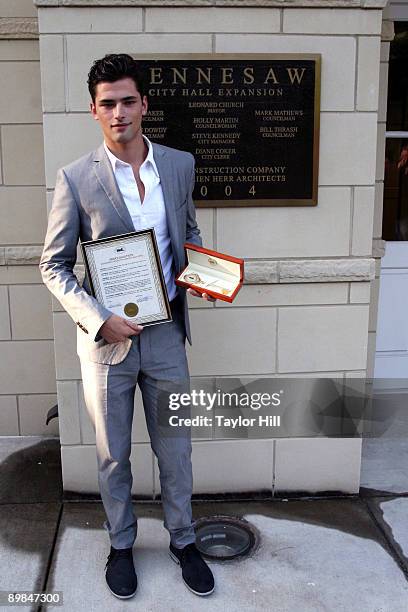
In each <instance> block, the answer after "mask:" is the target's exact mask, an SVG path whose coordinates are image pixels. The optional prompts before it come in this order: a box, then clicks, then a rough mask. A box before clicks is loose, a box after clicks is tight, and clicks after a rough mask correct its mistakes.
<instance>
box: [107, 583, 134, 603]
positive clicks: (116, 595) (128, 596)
mask: <svg viewBox="0 0 408 612" xmlns="http://www.w3.org/2000/svg"><path fill="white" fill-rule="evenodd" d="M106 586H107V587H108V589H109V590H110V592H111V593H112V595H114V596H115V597H117V598H118V599H130V598H131V597H134V596H135V595H136V591H137V587H136V589H135V590H134V592H133V593H131V595H118V594H117V593H115V592H114V591H112V589H111V588H110V586H109V584H108V583H107V582H106Z"/></svg>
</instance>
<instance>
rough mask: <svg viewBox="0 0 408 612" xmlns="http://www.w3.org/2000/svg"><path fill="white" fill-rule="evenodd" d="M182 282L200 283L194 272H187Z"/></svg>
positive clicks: (197, 275)
mask: <svg viewBox="0 0 408 612" xmlns="http://www.w3.org/2000/svg"><path fill="white" fill-rule="evenodd" d="M184 280H185V281H186V282H187V283H201V278H200V276H199V274H196V272H189V273H188V274H185V275H184Z"/></svg>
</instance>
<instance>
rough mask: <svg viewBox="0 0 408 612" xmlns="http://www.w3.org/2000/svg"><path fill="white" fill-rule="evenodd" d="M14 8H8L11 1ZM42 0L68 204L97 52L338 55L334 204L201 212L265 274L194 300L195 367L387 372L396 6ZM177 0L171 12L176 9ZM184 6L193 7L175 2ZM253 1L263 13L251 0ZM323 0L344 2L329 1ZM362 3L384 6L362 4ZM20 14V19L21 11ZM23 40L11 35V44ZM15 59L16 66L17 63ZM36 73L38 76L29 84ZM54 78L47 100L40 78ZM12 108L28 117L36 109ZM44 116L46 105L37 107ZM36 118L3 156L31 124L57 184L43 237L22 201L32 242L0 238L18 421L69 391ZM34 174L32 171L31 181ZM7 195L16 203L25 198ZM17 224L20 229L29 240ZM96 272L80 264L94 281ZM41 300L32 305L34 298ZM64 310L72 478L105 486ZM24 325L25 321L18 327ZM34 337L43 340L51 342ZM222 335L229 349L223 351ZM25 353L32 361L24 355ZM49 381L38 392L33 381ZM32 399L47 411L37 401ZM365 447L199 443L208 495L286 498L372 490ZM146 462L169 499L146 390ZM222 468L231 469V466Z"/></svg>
mask: <svg viewBox="0 0 408 612" xmlns="http://www.w3.org/2000/svg"><path fill="white" fill-rule="evenodd" d="M8 4H9V3H1V2H0V8H1V9H3V8H4V7H3V5H4V6H6V5H8ZM28 4H29V3H24V2H16V3H15V4H14V5H15V7H17V6H18V11H17V12H19V11H20V10H21V11H23V12H24V8H23V5H26V6H28ZM37 4H38V5H39V26H40V32H41V36H40V52H41V72H42V97H43V110H44V114H43V120H44V134H45V160H46V163H45V177H46V178H45V184H46V188H47V199H48V202H50V201H51V198H52V193H53V187H54V183H55V174H56V170H57V168H58V167H60V166H61V165H63V164H65V163H68V162H70V161H71V160H72V159H74V158H76V157H78V156H79V155H81V154H83V153H85V152H86V151H88V150H90V149H91V148H93V147H94V146H96V145H97V144H98V143H99V142H100V138H101V137H100V133H99V130H98V127H97V125H96V124H95V122H93V121H92V120H91V118H90V117H89V115H88V110H87V109H88V96H87V91H86V84H85V80H86V73H87V70H88V69H89V66H90V64H91V62H92V61H93V59H94V58H96V57H99V56H102V55H103V54H104V53H106V52H119V51H125V52H126V51H127V52H130V53H137V52H140V53H151V52H157V53H188V52H208V53H211V52H216V53H217V52H224V53H235V52H240V53H255V52H263V53H265V52H279V53H281V52H289V53H290V52H298V53H303V52H304V53H321V54H322V79H321V82H322V92H321V93H322V96H321V117H320V119H321V130H320V160H319V165H320V168H319V194H318V195H319V203H318V206H317V207H315V208H262V209H260V208H251V209H218V210H212V209H201V210H199V211H198V219H199V223H200V226H201V229H202V233H203V237H204V243H205V244H206V245H207V246H209V247H214V248H216V249H219V250H221V251H225V252H230V253H233V254H237V255H240V256H243V257H245V259H246V269H247V284H246V285H245V286H244V287H243V289H242V291H241V293H240V294H239V296H238V298H237V300H236V301H235V302H234V304H233V305H232V306H229V305H225V304H222V303H220V304H216V305H215V306H213V305H210V304H201V302H198V301H192V302H191V306H192V311H191V319H192V331H193V341H194V344H193V347H192V349H191V350H190V351H189V353H190V354H189V360H190V369H191V373H192V375H193V376H194V377H196V378H200V377H207V376H211V377H214V378H216V377H226V376H239V377H241V378H242V379H245V378H249V377H250V378H253V377H257V376H275V377H276V376H291V377H293V376H295V377H296V376H299V377H310V376H316V377H330V376H335V377H339V376H340V377H343V378H344V380H345V382H346V383H347V381H350V379H352V378H353V377H360V376H364V375H365V374H366V372H367V366H368V367H369V368H370V364H369V363H367V347H368V342H369V339H372V340H374V341H375V331H374V330H375V323H374V321H375V313H374V310H373V308H372V314H371V322H370V331H371V332H372V333H371V334H369V333H368V329H369V311H370V306H369V304H370V301H371V302H372V304H374V308H375V301H376V300H375V294H376V292H377V291H378V287H377V285H376V284H374V283H371V282H370V281H372V280H373V279H374V259H373V257H372V254H373V251H372V238H373V223H374V227H375V228H377V230H376V229H374V236H375V237H377V238H378V237H379V236H380V235H381V234H379V233H378V227H379V219H380V215H381V211H380V208H379V207H380V204H381V205H382V199H381V181H382V174H381V160H380V156H379V157H377V168H376V152H377V146H378V147H379V151H380V154H379V155H381V147H382V141H381V136H380V132H379V133H378V134H379V139H378V141H377V122H378V121H380V122H381V121H382V122H383V121H384V120H385V119H382V117H383V112H384V106H382V110H381V108H380V112H379V113H378V95H379V77H380V71H379V67H380V49H381V17H382V13H381V10H380V9H381V4H383V3H381V2H379V1H377V0H372V1H371V2H360V1H357V0H356V1H344V2H341V1H338V2H323V1H318V2H313V3H310V2H303V3H302V2H292V3H290V8H282V6H283V7H285V6H287V4H286V3H284V2H281V1H280V2H273V1H271V2H258V3H257V2H245V3H243V2H240V3H239V4H240V8H235V7H234V6H231V5H234V2H195V3H188V2H158V1H157V2H149V3H148V2H144V3H143V2H139V1H136V0H127V1H126V0H125V1H122V2H119V1H115V0H110V1H109V2H105V1H104V0H98V2H89V1H88V2H87V1H85V0H75V1H72V2H70V1H69V0H64V2H60V1H59V0H38V2H37ZM166 4H167V5H171V6H161V5H166ZM176 4H179V5H180V4H190V5H191V6H189V7H186V6H183V7H182V6H174V5H176ZM243 4H252V5H256V4H259V5H261V6H258V7H245V8H243V6H242V5H243ZM302 4H303V5H306V6H307V7H306V8H305V7H304V6H303V7H302V6H301V5H302ZM62 5H64V6H62ZM103 5H114V6H103ZM143 5H146V6H143ZM153 5H156V6H153ZM192 5H194V6H192ZM200 5H201V6H200ZM210 5H213V6H210ZM222 5H223V6H222ZM235 5H236V3H235ZM311 5H312V6H314V7H316V6H320V7H327V6H329V7H331V8H329V9H327V8H313V9H312V8H310V6H311ZM362 6H371V7H374V8H372V9H370V10H367V9H364V10H362V9H361V8H360V7H362ZM345 7H355V8H345ZM15 12H16V11H15ZM1 14H2V15H3V13H1ZM33 14H34V15H35V13H34V11H32V14H28V15H21V14H18V15H17V14H16V15H15V16H14V19H19V20H20V21H18V22H17V21H15V26H16V27H17V23H18V27H19V28H20V30H21V29H24V28H26V33H25V35H26V36H34V35H35V33H33V32H31V33H30V32H28V31H27V28H28V27H29V26H28V23H29V22H28V21H27V20H26V19H25V18H27V17H31V18H32V16H33ZM11 17H13V16H11ZM4 18H7V19H9V18H10V16H9V15H7V14H4ZM21 19H22V21H21ZM32 23H33V22H32ZM0 25H1V21H0ZM9 35H10V34H9ZM20 35H21V34H20ZM3 42H6V41H3V40H2V41H0V47H1V45H2V44H3ZM7 43H9V44H11V43H10V40H7ZM18 44H25V45H26V49H27V51H26V54H25V55H24V54H23V55H22V56H21V58H20V56H19V55H18V53H22V51H19V50H18V49H20V47H17V46H16V45H17V43H16V44H15V46H14V47H13V49H14V50H13V53H14V54H17V55H14V56H13V58H12V59H13V62H15V63H16V66H17V64H20V63H21V64H26V63H28V62H31V66H34V65H36V66H37V70H38V56H37V58H36V57H35V56H31V57H28V55H29V52H28V49H29V47H28V46H27V45H28V44H30V45H32V47H31V52H30V53H33V52H34V49H36V47H35V45H36V44H37V43H36V42H35V40H27V39H25V40H20V39H19V41H18ZM4 48H5V49H6V48H7V47H6V46H5V47H4ZM8 48H9V49H11V48H12V47H8ZM21 49H22V47H21ZM383 52H384V53H385V48H384V51H383ZM1 58H2V59H3V54H2V56H1ZM17 58H18V61H17ZM383 58H384V56H383ZM9 59H10V58H8V57H7V55H6V56H4V65H6V64H7V63H10V62H8V60H9ZM35 60H36V61H37V64H36V63H35ZM385 61H386V60H385ZM2 66H3V61H2V62H1V65H0V69H1V67H2ZM19 68H20V66H19ZM6 70H7V67H6ZM21 70H24V66H22V67H21ZM383 73H384V67H383V68H382V74H383ZM37 75H38V73H37ZM31 77H32V73H30V77H28V78H31ZM382 78H383V79H384V76H382ZM34 80H35V79H33V78H32V81H34ZM28 82H31V81H30V80H28V81H27V79H24V81H23V83H20V86H21V85H23V87H24V88H25V89H27V83H28ZM36 82H37V95H38V92H39V90H38V82H39V81H38V78H37V81H36ZM22 100H23V99H22ZM382 105H384V102H383V101H382ZM12 106H15V108H13V112H16V110H15V109H16V108H18V105H15V104H14V105H12ZM39 108H40V105H39V103H38V106H37V110H39ZM32 112H33V104H31V105H29V110H27V109H25V110H24V112H21V114H18V117H19V119H20V121H21V120H22V119H24V123H22V124H21V123H20V121H18V120H16V118H15V117H14V119H13V120H12V121H10V123H11V125H9V124H7V125H5V126H2V127H1V144H2V156H3V160H4V159H5V156H9V155H10V148H9V149H8V150H7V149H5V148H4V145H5V143H6V142H7V139H5V137H4V134H5V135H6V136H7V130H8V129H11V128H13V129H15V130H18V129H20V130H22V131H20V132H17V131H15V132H14V136H16V135H17V138H16V137H14V138H13V139H12V144H13V146H14V147H16V146H18V144H19V143H20V150H19V151H18V152H17V153H16V154H15V157H14V159H17V160H20V159H24V155H27V156H29V158H30V160H31V161H30V165H29V172H30V173H31V174H33V173H34V174H35V173H36V172H37V174H35V176H30V179H29V180H30V183H28V185H34V187H29V189H30V190H31V192H33V190H36V189H37V190H38V191H40V190H41V194H42V196H41V197H42V199H41V202H42V208H41V212H40V211H38V214H37V213H35V214H33V215H32V216H30V223H29V229H26V231H27V235H26V234H22V229H21V228H22V225H23V224H22V221H24V220H26V217H25V215H24V208H23V200H22V199H21V198H18V199H17V204H13V209H14V208H15V210H16V211H17V214H16V215H15V216H14V215H13V216H11V215H9V216H8V217H6V219H7V223H12V219H15V221H16V225H15V226H14V234H13V231H12V229H10V228H9V229H8V231H7V232H3V233H5V234H7V235H6V236H5V237H4V242H3V233H1V234H0V236H1V240H0V243H1V246H0V256H2V257H0V260H1V261H0V263H3V264H5V263H6V262H8V263H10V264H11V258H14V259H13V264H14V265H12V266H11V265H9V266H5V265H4V266H0V278H2V276H1V274H2V270H3V269H4V271H5V274H4V279H5V281H4V282H5V284H6V283H7V284H10V285H13V286H14V285H15V286H16V287H17V289H15V288H14V287H13V286H10V287H9V288H8V289H5V292H4V294H3V302H1V301H0V304H2V306H1V307H2V308H4V312H5V313H6V314H7V316H8V314H9V312H10V307H11V323H9V325H8V327H7V326H5V329H4V331H3V332H2V333H3V334H4V335H5V336H6V338H5V339H4V342H3V345H4V347H5V349H6V350H10V351H14V353H12V355H13V356H12V357H10V358H8V359H7V360H6V361H7V364H6V365H4V364H3V365H1V366H0V376H3V378H1V379H0V389H1V393H7V396H6V395H2V396H1V398H3V397H4V398H7V400H5V402H6V403H5V411H6V410H10V411H11V412H10V413H12V414H16V415H17V401H19V404H20V405H19V409H20V414H21V410H22V406H23V405H24V404H23V403H22V402H21V401H20V400H19V398H20V394H24V395H27V394H37V393H38V394H39V395H38V396H37V395H35V398H39V399H38V401H39V402H41V401H45V400H47V402H48V400H51V401H50V402H49V404H48V403H47V407H48V405H52V403H53V402H54V399H55V398H54V396H53V395H52V393H53V391H54V387H47V386H46V385H47V384H53V385H55V378H54V372H53V358H52V341H51V338H52V328H51V326H50V317H49V316H47V313H48V315H49V312H50V311H49V298H48V297H46V295H47V294H46V292H45V291H46V290H45V289H44V288H43V287H41V286H40V285H39V283H40V279H39V274H38V271H37V268H36V266H34V265H21V264H22V263H25V264H30V263H33V264H34V263H36V261H37V260H38V254H39V251H40V250H41V241H42V238H43V233H44V231H45V212H46V206H45V203H44V200H43V196H44V190H43V187H42V186H41V185H43V183H44V180H43V178H42V175H41V179H40V178H39V175H40V172H41V170H40V168H39V166H38V163H37V162H36V163H35V164H32V160H33V159H35V160H38V159H39V157H40V156H39V150H40V149H39V143H38V142H37V148H36V152H35V154H32V153H31V150H30V146H31V145H33V146H34V143H35V141H34V140H33V136H32V135H31V134H32V132H33V131H34V132H35V129H37V130H40V129H41V115H40V114H38V115H37V116H31V113H32ZM2 116H4V114H3V115H2ZM14 124H16V125H14ZM26 124H27V129H28V130H32V131H31V132H30V138H27V139H26V140H25V141H24V140H21V138H19V137H18V136H20V135H21V137H24V136H25V135H26V134H27V133H28V132H27V129H22V126H24V128H25V125H26ZM32 128H33V129H32ZM16 143H17V144H16ZM24 143H26V144H24ZM11 155H13V153H11ZM22 156H23V157H22ZM9 159H10V160H12V159H13V158H12V157H9ZM2 168H3V175H2V178H3V185H2V187H1V189H2V191H3V190H5V189H6V188H8V189H11V188H13V189H15V190H16V189H17V188H19V189H22V188H24V187H22V186H25V187H26V186H27V183H26V180H28V177H27V176H26V174H25V173H24V172H22V171H21V168H20V165H19V164H18V163H15V162H12V161H10V162H9V164H8V166H7V164H6V165H4V162H3V166H2ZM7 168H8V171H7V172H6V170H7ZM36 168H37V170H36ZM6 179H7V180H6ZM7 181H9V182H7ZM10 181H11V183H10ZM13 181H14V182H13ZM16 181H19V182H18V183H17V185H16V183H15V182H16ZM6 186H7V187H6ZM17 186H18V187H17ZM375 196H376V197H375ZM33 201H34V202H35V200H34V199H33V198H32V196H31V197H30V200H29V202H28V203H26V205H27V206H28V205H30V206H34V204H33ZM6 202H7V204H5V206H7V210H8V211H9V210H10V208H11V204H10V202H11V200H10V198H8V199H7V200H6ZM375 205H376V211H377V212H376V215H374V206H375ZM19 206H20V208H21V209H22V210H21V211H20V209H19ZM31 210H32V209H31ZM36 210H37V209H36ZM17 217H18V218H17ZM34 217H35V218H34ZM3 218H4V215H2V220H3ZM9 219H10V220H9ZM36 224H38V226H37V225H36ZM40 226H41V228H40ZM1 227H2V228H3V227H4V226H3V225H2V226H1ZM16 227H18V228H19V233H18V236H19V239H18V240H16ZM1 231H2V230H1V229H0V232H1ZM30 232H31V233H30ZM36 232H37V233H36ZM22 235H24V240H22V238H21V236H22ZM254 236H256V239H254ZM11 237H13V241H12V242H11V243H10V242H9V240H10V239H11ZM26 245H27V246H26ZM238 245H239V246H238ZM375 245H376V251H375V254H377V255H379V254H380V251H381V243H379V242H378V241H377V242H376V243H375ZM30 258H31V259H30ZM6 271H7V272H6ZM81 272H82V271H81V266H80V265H79V267H78V273H79V274H81ZM23 283H27V285H26V286H25V287H24V290H22V289H21V288H19V287H20V285H22V284H23ZM1 289H2V290H3V286H2V287H1ZM19 290H20V293H18V291H19ZM27 291H28V292H32V293H31V294H30V293H27ZM16 292H17V293H16ZM34 292H37V293H34ZM370 294H371V297H370ZM12 295H14V298H13V297H12ZM29 295H30V296H31V297H27V296H29ZM41 299H42V300H43V302H42V303H41ZM25 302H28V303H29V304H30V308H31V309H32V308H33V307H35V308H37V310H38V311H39V314H38V320H39V321H42V322H43V326H44V325H48V331H47V332H45V331H44V327H43V328H42V329H41V324H39V323H38V322H37V324H36V325H34V326H33V325H31V322H30V321H29V318H28V317H27V316H26V315H27V313H26V304H25ZM3 304H4V306H3ZM53 310H54V315H53V320H54V329H55V359H56V378H57V387H58V403H59V406H60V418H59V421H60V423H59V425H60V432H61V443H62V459H63V472H64V487H65V489H72V490H77V491H78V490H82V491H97V480H96V460H95V446H94V444H95V440H94V434H93V432H92V430H91V427H90V424H89V421H88V417H87V415H86V413H85V410H84V404H83V394H82V386H81V382H80V372H79V363H78V359H77V357H76V353H75V325H74V323H73V322H72V321H71V319H70V318H69V316H68V315H67V314H66V313H65V312H63V311H62V309H61V307H60V306H59V304H58V303H57V302H56V301H55V300H54V305H53ZM13 313H15V314H13ZM13 318H14V319H15V320H16V321H19V323H18V324H17V323H13ZM209 329H211V334H210V333H208V330H209ZM0 330H1V328H0ZM30 333H34V334H37V335H36V336H35V339H32V338H31V336H30V335H29V334H30ZM13 334H14V335H13ZM16 334H17V335H16ZM18 334H20V335H18ZM22 334H23V336H22ZM40 334H41V338H39V337H38V336H39V335H40ZM220 338H223V339H224V340H225V341H224V342H222V343H220V342H219V340H220ZM220 344H221V348H220ZM20 345H21V349H20V350H21V352H22V353H23V355H24V357H25V359H26V361H24V360H23V359H22V358H21V357H20V353H17V352H16V351H18V350H19V347H20ZM34 345H35V346H34ZM243 347H245V350H243ZM30 350H35V354H34V355H33V354H31V353H29V351H30ZM41 350H43V351H47V356H48V357H47V358H48V361H47V365H46V366H44V364H41V363H40V361H41V360H40V359H39V355H42V352H41ZM372 352H373V351H372V350H371V353H372ZM13 359H14V363H15V368H17V367H18V368H20V372H21V374H20V375H19V376H16V372H17V370H16V369H14V370H13V371H10V368H11V366H10V363H11V362H12V361H13ZM26 362H27V364H28V365H29V371H27V374H25V371H23V363H26ZM27 367H28V366H27ZM37 367H38V368H39V369H40V372H37ZM1 368H4V374H3V373H2V372H3V370H2V369H1ZM12 372H14V374H13V373H12ZM20 379H21V380H22V381H24V384H25V385H26V386H24V387H22V388H18V389H17V387H16V388H14V387H13V390H12V391H11V390H9V389H11V387H9V386H8V385H10V383H11V381H12V380H14V381H15V384H16V385H17V381H18V380H20ZM31 379H32V380H33V383H34V382H35V383H36V385H37V386H35V387H33V386H31V387H27V385H28V381H29V380H31ZM40 381H42V382H41V383H40ZM47 381H48V382H47ZM40 384H41V385H42V386H41V387H39V386H38V385H40ZM39 388H40V390H38V389H39ZM4 389H5V390H6V391H3V390H4ZM21 397H23V395H21ZM31 397H34V395H30V398H31ZM7 402H10V403H7ZM34 405H35V404H34ZM7 406H10V408H8V407H7ZM30 408H31V413H30V414H32V415H33V414H34V410H35V408H34V409H33V404H32V402H31V403H30ZM37 410H39V409H37ZM43 410H44V408H43ZM5 411H3V413H2V414H3V415H4V414H5ZM13 411H14V412H13ZM0 418H1V417H0ZM54 422H55V421H54ZM20 431H21V433H24V431H22V430H20ZM17 433H18V432H17ZM209 445H211V446H209ZM360 446H361V445H360V441H359V440H352V439H349V440H347V439H338V440H334V439H323V438H321V439H304V440H302V439H295V440H293V439H290V440H272V439H271V440H258V441H251V440H226V441H220V440H217V441H216V440H206V439H203V438H200V439H196V440H195V441H194V451H193V452H194V476H195V491H196V492H210V491H211V492H212V491H225V490H231V491H234V490H235V491H236V490H243V489H249V488H253V489H267V490H269V491H270V492H271V494H273V493H274V492H276V491H280V490H287V489H292V490H293V489H295V490H296V489H299V488H301V489H307V490H309V491H315V490H323V489H325V490H328V489H331V490H343V491H348V492H355V491H357V490H358V483H359V467H360V450H361V449H360ZM244 453H245V455H246V456H248V457H251V458H252V461H247V462H246V464H242V463H241V464H240V470H239V473H237V470H236V465H237V463H238V462H239V460H240V458H241V457H242V455H243V454H244ZM322 457H323V458H324V461H322ZM345 457H347V460H345ZM132 464H134V474H135V475H136V477H135V482H134V493H136V494H143V495H148V496H152V495H153V496H154V495H156V494H157V493H158V492H159V480H158V471H157V465H156V462H155V460H154V458H153V456H152V453H151V451H150V445H149V440H148V435H147V431H146V426H145V424H144V418H143V416H142V410H141V404H140V397H139V396H137V398H136V413H135V422H134V428H133V446H132ZM221 464H222V466H223V469H222V470H220V469H219V466H220V465H221Z"/></svg>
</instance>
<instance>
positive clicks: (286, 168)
mask: <svg viewBox="0 0 408 612" xmlns="http://www.w3.org/2000/svg"><path fill="white" fill-rule="evenodd" d="M133 57H135V59H137V60H139V61H140V63H141V65H142V66H143V68H144V70H145V73H146V75H147V79H146V89H147V95H148V98H149V112H148V114H147V116H146V118H145V119H144V123H143V130H144V133H145V134H146V136H147V137H148V138H150V139H151V140H153V141H155V142H158V143H161V144H164V145H167V146H171V147H175V148H177V149H184V150H186V151H190V152H191V153H192V154H193V155H194V157H195V159H196V186H195V190H194V194H193V196H194V200H195V203H196V205H197V206H201V207H214V206H228V207H229V206H233V207H234V206H315V205H316V204H317V180H318V157H319V112H320V65H321V56H320V54H261V55H259V54H254V55H251V54H245V55H243V54H235V55H225V54H204V55H202V54H188V55H178V54H177V55H173V54H170V55H155V56H153V55H135V54H134V55H133Z"/></svg>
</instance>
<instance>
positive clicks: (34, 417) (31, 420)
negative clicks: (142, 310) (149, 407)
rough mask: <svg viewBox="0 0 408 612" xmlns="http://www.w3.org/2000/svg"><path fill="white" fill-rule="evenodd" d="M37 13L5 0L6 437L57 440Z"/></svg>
mask: <svg viewBox="0 0 408 612" xmlns="http://www.w3.org/2000/svg"><path fill="white" fill-rule="evenodd" d="M39 60H40V57H39V42H38V27H37V9H36V7H35V6H34V5H33V3H32V2H31V0H13V1H10V0H1V1H0V82H1V96H0V163H1V166H0V355H1V356H0V435H24V436H27V435H45V436H47V435H51V436H52V435H54V436H55V435H58V420H53V421H51V422H50V424H49V425H48V426H46V424H45V420H46V414H47V411H48V409H49V408H51V407H52V406H53V405H54V404H55V403H56V401H57V396H56V382H55V365H54V342H53V336H54V334H53V324H52V311H51V298H50V295H49V293H48V291H47V289H46V288H45V287H44V286H43V284H42V280H41V275H40V273H39V270H38V257H39V253H40V251H41V245H42V242H43V240H44V234H45V229H46V219H47V214H46V212H47V211H46V192H45V175H44V145H43V130H42V105H41V78H40V61H39Z"/></svg>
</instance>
